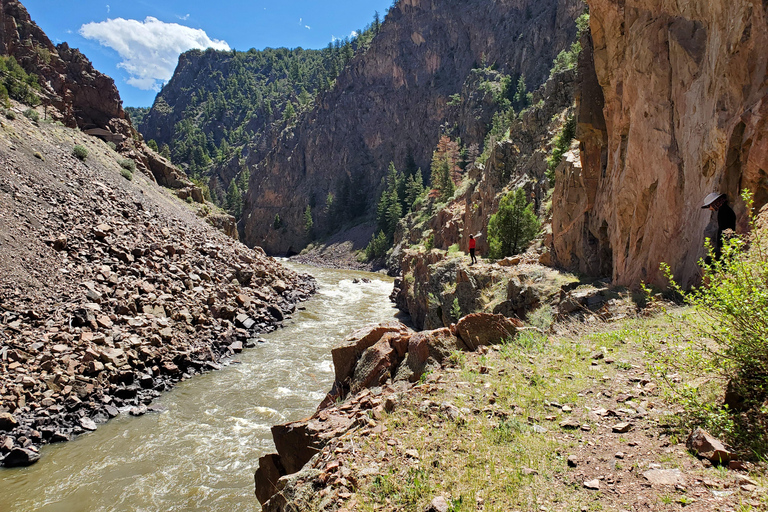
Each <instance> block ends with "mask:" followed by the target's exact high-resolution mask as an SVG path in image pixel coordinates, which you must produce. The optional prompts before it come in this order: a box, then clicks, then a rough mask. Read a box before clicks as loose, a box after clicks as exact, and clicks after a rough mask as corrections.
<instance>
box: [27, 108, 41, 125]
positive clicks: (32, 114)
mask: <svg viewBox="0 0 768 512" xmlns="http://www.w3.org/2000/svg"><path fill="white" fill-rule="evenodd" d="M24 117H26V118H27V119H29V120H31V121H35V122H37V121H40V114H38V113H37V110H35V109H32V108H28V109H27V110H25V111H24Z"/></svg>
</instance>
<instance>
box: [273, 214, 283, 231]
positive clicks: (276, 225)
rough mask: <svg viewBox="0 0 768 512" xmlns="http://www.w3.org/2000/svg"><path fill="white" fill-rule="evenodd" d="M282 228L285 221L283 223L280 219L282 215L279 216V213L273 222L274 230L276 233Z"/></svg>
mask: <svg viewBox="0 0 768 512" xmlns="http://www.w3.org/2000/svg"><path fill="white" fill-rule="evenodd" d="M281 227H283V221H282V219H281V218H280V214H279V213H276V214H275V220H273V221H272V229H274V230H275V231H277V230H278V229H280V228H281Z"/></svg>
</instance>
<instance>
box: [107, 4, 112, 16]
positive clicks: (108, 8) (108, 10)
mask: <svg viewBox="0 0 768 512" xmlns="http://www.w3.org/2000/svg"><path fill="white" fill-rule="evenodd" d="M110 11H111V8H110V7H109V4H107V14H109V12H110Z"/></svg>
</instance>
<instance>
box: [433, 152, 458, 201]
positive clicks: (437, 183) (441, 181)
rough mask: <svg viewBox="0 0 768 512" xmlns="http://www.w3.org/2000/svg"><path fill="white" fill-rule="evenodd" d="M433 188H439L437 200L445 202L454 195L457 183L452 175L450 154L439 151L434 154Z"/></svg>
mask: <svg viewBox="0 0 768 512" xmlns="http://www.w3.org/2000/svg"><path fill="white" fill-rule="evenodd" d="M430 168H431V170H432V188H433V189H435V190H437V193H438V195H437V200H438V201H440V202H445V201H447V200H448V199H450V198H451V197H452V196H453V193H454V191H455V190H456V185H455V184H454V182H453V178H452V177H451V164H450V162H449V160H448V156H446V155H440V154H439V153H438V152H437V151H435V152H434V153H433V154H432V165H431V166H430Z"/></svg>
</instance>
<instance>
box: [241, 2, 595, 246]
mask: <svg viewBox="0 0 768 512" xmlns="http://www.w3.org/2000/svg"><path fill="white" fill-rule="evenodd" d="M582 8H583V4H582V3H581V2H579V1H576V0H559V1H555V0H547V1H539V2H533V1H527V0H516V1H504V2H491V1H488V0H473V1H469V2H467V1H459V0H402V1H400V2H398V3H396V4H395V5H394V6H393V7H392V9H391V10H390V12H389V14H388V15H387V18H386V21H385V23H384V24H383V25H382V27H381V30H380V32H379V34H378V35H377V36H376V37H375V38H374V39H373V41H372V43H371V45H370V47H369V48H368V50H367V52H366V53H365V54H364V55H360V56H358V57H355V58H354V59H353V60H352V61H351V62H350V63H349V65H348V66H347V67H346V69H345V70H344V71H342V73H341V74H340V75H339V77H338V79H337V81H336V85H335V87H334V88H333V89H332V90H331V91H329V92H328V93H326V94H325V95H323V96H321V98H320V100H319V102H318V104H317V105H316V107H315V109H314V110H313V111H312V112H311V113H309V114H308V115H307V116H305V117H304V118H302V119H301V120H300V121H299V123H298V124H297V125H296V126H295V127H294V128H293V129H291V130H288V131H286V132H285V133H284V134H283V135H282V137H281V138H280V139H279V140H278V141H277V145H276V146H275V147H274V149H273V150H272V151H271V152H270V153H269V154H268V155H267V157H266V158H265V159H264V160H262V161H257V160H256V159H255V157H249V158H248V160H247V164H248V166H249V167H250V168H251V182H250V186H249V193H248V196H247V201H246V206H245V212H244V215H243V221H242V225H241V228H242V233H243V235H244V239H245V241H246V243H248V244H249V245H261V246H263V247H264V248H265V249H266V250H267V251H268V252H274V253H285V252H292V251H298V250H300V249H301V248H302V247H303V246H304V245H305V244H306V242H307V240H308V237H307V233H306V231H305V220H304V214H305V210H306V208H307V206H309V207H310V208H311V211H312V214H313V220H314V224H315V228H316V229H321V230H322V229H323V227H324V226H327V225H328V223H329V222H331V221H338V219H329V218H328V215H326V214H324V212H323V208H324V206H325V199H326V197H327V195H328V194H329V193H331V194H337V193H338V192H339V190H341V189H343V188H344V187H345V186H346V187H347V188H348V189H349V188H351V189H352V190H353V191H355V192H360V193H362V195H363V202H364V204H363V205H362V207H363V210H365V209H366V208H367V209H369V210H370V207H371V206H372V205H373V204H374V203H375V200H376V198H377V197H378V194H377V192H378V188H379V185H380V179H381V177H382V176H383V175H384V173H385V171H386V169H387V165H388V163H389V162H390V161H394V162H395V165H396V166H397V167H398V168H404V167H406V164H407V162H408V161H409V160H412V161H413V162H415V164H416V165H418V166H420V167H421V168H422V169H428V168H429V162H430V158H431V155H432V150H433V148H434V147H435V145H436V143H437V141H438V139H439V137H440V135H441V125H442V124H443V123H445V122H446V121H447V120H449V119H450V120H452V121H453V120H454V118H452V117H451V116H452V114H451V112H452V110H451V107H450V106H449V105H448V103H449V100H450V96H451V95H453V94H458V93H461V91H462V86H463V85H464V84H465V82H466V79H467V77H468V76H469V74H470V72H471V70H472V69H473V68H476V67H479V66H481V65H482V64H486V65H494V66H496V67H497V68H498V70H499V71H502V72H504V73H506V74H508V75H512V76H519V75H520V74H524V75H525V76H526V79H527V81H528V84H529V87H530V88H535V87H537V86H538V85H539V84H541V83H542V82H543V81H544V80H545V79H546V77H547V76H548V74H549V70H550V68H551V64H552V61H553V59H554V58H555V56H556V55H557V54H558V52H559V51H560V50H562V49H563V48H565V47H566V46H568V45H569V44H570V42H571V41H572V39H573V38H574V36H575V32H576V27H575V24H574V19H575V18H576V17H577V16H578V14H580V12H581V10H582ZM455 121H456V122H460V121H461V119H455ZM473 123H475V121H474V120H473V121H471V123H469V122H468V124H473ZM461 124H467V123H461ZM483 136H484V132H483ZM467 142H471V141H467ZM475 142H477V141H475ZM479 142H482V140H481V141H479ZM288 190H289V191H290V192H291V193H290V195H288V194H286V193H285V192H286V191H288ZM366 200H367V203H366V202H365V201H366ZM276 215H279V217H280V219H281V220H282V225H281V226H278V229H275V225H276V224H277V223H274V222H273V221H274V219H275V216H276Z"/></svg>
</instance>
